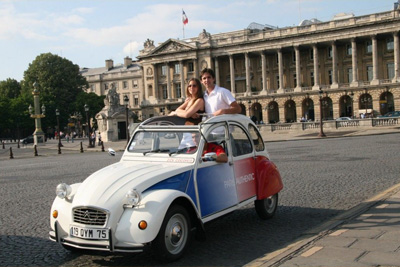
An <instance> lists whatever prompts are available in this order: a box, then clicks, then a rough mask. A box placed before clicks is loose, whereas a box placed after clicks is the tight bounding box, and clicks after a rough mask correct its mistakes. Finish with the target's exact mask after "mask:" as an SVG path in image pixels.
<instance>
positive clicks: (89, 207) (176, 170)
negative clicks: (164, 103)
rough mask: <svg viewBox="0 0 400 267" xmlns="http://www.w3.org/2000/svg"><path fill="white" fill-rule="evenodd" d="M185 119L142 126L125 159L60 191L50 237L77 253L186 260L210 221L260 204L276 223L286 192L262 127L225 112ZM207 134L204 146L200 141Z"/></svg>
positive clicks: (262, 212) (259, 209)
mask: <svg viewBox="0 0 400 267" xmlns="http://www.w3.org/2000/svg"><path fill="white" fill-rule="evenodd" d="M180 122H181V119H180V118H178V117H172V116H164V117H154V118H151V119H148V120H146V121H145V122H143V123H141V124H140V125H139V126H138V127H137V128H136V129H135V131H134V134H133V136H132V138H131V140H130V142H129V145H128V146H127V148H126V150H125V152H124V154H123V156H122V158H121V160H120V161H119V162H117V163H115V164H112V165H110V166H108V167H105V168H103V169H100V170H99V171H97V172H95V173H93V174H92V175H90V176H89V177H88V178H87V179H85V180H84V181H83V182H82V183H77V184H72V185H67V184H65V183H62V184H60V185H58V186H57V189H56V194H57V197H56V198H55V200H54V202H53V205H52V207H51V212H50V227H51V230H50V233H49V236H50V239H51V240H53V241H55V242H58V243H60V244H61V245H62V246H63V247H64V248H66V249H69V250H75V251H76V250H77V251H79V250H87V249H91V250H101V251H109V252H142V251H144V250H145V249H147V248H149V249H151V250H152V251H153V252H154V254H155V255H156V256H157V257H158V258H159V259H161V260H163V261H174V260H177V259H179V258H180V257H181V256H182V255H183V253H184V252H185V250H186V249H187V247H188V245H189V243H190V240H191V236H192V235H193V234H196V235H197V236H198V237H199V236H200V237H204V227H203V224H204V223H206V222H208V221H210V220H213V219H216V218H218V217H221V216H222V215H225V214H227V213H230V212H232V211H234V210H237V209H239V208H240V207H242V206H245V205H248V204H250V203H253V202H254V205H255V211H256V213H257V214H258V216H259V217H260V218H262V219H268V218H271V217H272V216H273V215H274V214H275V212H276V209H277V206H278V193H279V192H280V191H281V190H282V188H283V184H282V180H281V176H280V174H279V171H278V169H277V167H276V166H275V164H274V163H273V162H272V161H271V160H270V159H269V155H268V153H267V151H266V148H265V144H264V141H263V139H262V137H261V135H260V133H259V131H258V129H257V127H256V125H255V124H254V123H253V122H252V121H251V120H250V119H249V118H247V117H246V116H243V115H221V116H216V117H212V118H209V119H207V120H205V121H203V122H202V123H200V124H199V125H193V126H189V125H179V124H180ZM194 135H200V136H201V139H200V142H199V144H198V146H195V145H196V144H195V143H194V142H193V140H192V136H194ZM205 142H209V143H214V144H218V145H221V146H222V147H223V148H224V150H225V152H226V154H227V156H228V162H226V163H218V162H216V161H215V160H214V159H215V153H207V154H206V155H203V147H204V144H205Z"/></svg>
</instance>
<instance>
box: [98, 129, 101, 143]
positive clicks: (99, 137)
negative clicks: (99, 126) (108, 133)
mask: <svg viewBox="0 0 400 267" xmlns="http://www.w3.org/2000/svg"><path fill="white" fill-rule="evenodd" d="M98 139H99V144H98V145H99V146H101V134H100V132H99V136H98Z"/></svg>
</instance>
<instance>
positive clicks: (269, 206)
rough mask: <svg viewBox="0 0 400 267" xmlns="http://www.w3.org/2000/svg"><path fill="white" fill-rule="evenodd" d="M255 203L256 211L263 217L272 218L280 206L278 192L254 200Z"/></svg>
mask: <svg viewBox="0 0 400 267" xmlns="http://www.w3.org/2000/svg"><path fill="white" fill-rule="evenodd" d="M254 205H255V208H256V212H257V214H258V216H259V217H260V218H261V219H263V220H267V219H271V218H272V217H273V216H274V214H275V212H276V209H277V208H278V194H275V195H273V196H270V197H267V198H264V199H260V200H256V201H255V202H254Z"/></svg>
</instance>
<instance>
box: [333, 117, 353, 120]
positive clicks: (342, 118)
mask: <svg viewBox="0 0 400 267" xmlns="http://www.w3.org/2000/svg"><path fill="white" fill-rule="evenodd" d="M351 120H352V118H350V117H340V118H337V119H336V121H351Z"/></svg>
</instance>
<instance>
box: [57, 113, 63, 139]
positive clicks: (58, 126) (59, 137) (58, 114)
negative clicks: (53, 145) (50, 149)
mask: <svg viewBox="0 0 400 267" xmlns="http://www.w3.org/2000/svg"><path fill="white" fill-rule="evenodd" d="M56 116H57V132H58V135H57V136H58V147H62V146H63V145H62V144H61V136H60V120H59V116H60V111H59V110H58V109H56Z"/></svg>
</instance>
